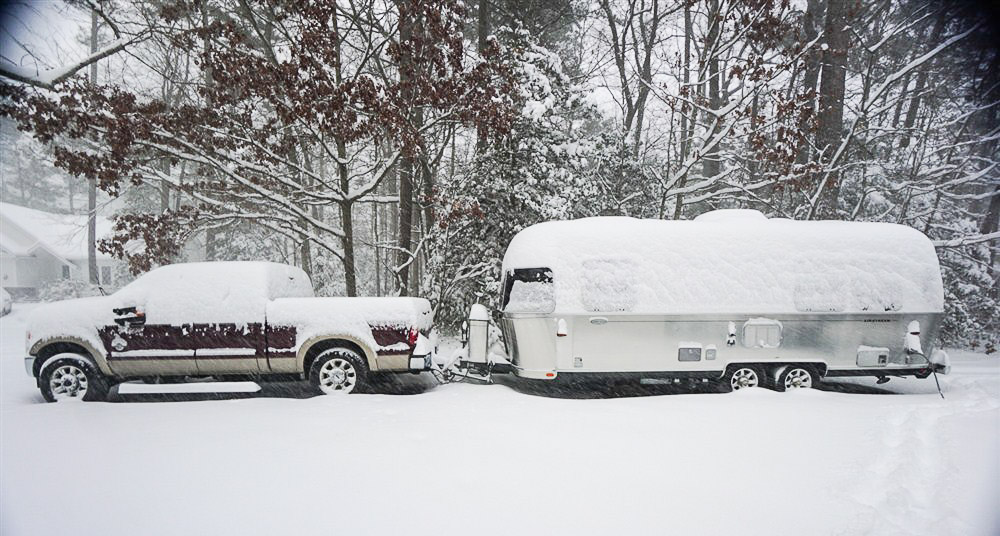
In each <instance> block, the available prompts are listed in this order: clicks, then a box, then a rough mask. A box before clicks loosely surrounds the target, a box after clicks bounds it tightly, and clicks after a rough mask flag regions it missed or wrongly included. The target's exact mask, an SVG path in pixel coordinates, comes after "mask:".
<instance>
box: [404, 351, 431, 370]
mask: <svg viewBox="0 0 1000 536" xmlns="http://www.w3.org/2000/svg"><path fill="white" fill-rule="evenodd" d="M409 369H410V372H423V371H425V370H430V369H431V354H426V355H411V356H410V366H409Z"/></svg>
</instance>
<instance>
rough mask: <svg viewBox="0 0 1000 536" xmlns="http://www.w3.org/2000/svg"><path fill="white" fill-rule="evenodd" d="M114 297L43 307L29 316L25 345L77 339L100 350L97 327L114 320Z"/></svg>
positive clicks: (72, 301) (66, 301)
mask: <svg viewBox="0 0 1000 536" xmlns="http://www.w3.org/2000/svg"><path fill="white" fill-rule="evenodd" d="M113 303H114V302H113V300H112V299H111V296H94V297H90V298H76V299H72V300H61V301H55V302H51V303H44V304H42V305H39V306H38V307H35V308H34V309H32V310H31V312H29V313H28V316H27V319H26V327H27V335H28V338H27V340H26V345H27V346H28V348H26V350H28V349H30V347H31V345H32V344H34V343H35V342H37V341H40V340H43V339H49V338H54V337H74V338H77V339H80V340H83V341H86V342H88V343H89V344H90V345H91V346H93V347H94V348H96V349H100V348H101V342H100V339H98V338H97V328H98V326H103V325H107V324H111V323H113V322H114V321H115V320H114V319H115V316H114V312H112V309H113V308H114V307H115V305H113Z"/></svg>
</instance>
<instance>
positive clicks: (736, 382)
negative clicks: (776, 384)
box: [719, 364, 767, 393]
mask: <svg viewBox="0 0 1000 536" xmlns="http://www.w3.org/2000/svg"><path fill="white" fill-rule="evenodd" d="M766 382H767V379H766V378H765V376H764V369H762V368H761V367H759V366H757V365H746V364H736V365H730V366H729V367H728V368H727V369H726V374H725V375H724V376H723V377H722V381H721V382H720V385H719V390H720V391H721V392H723V393H730V392H732V391H736V390H739V389H748V388H750V387H763V386H764V384H765V383H766Z"/></svg>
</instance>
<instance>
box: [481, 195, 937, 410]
mask: <svg viewBox="0 0 1000 536" xmlns="http://www.w3.org/2000/svg"><path fill="white" fill-rule="evenodd" d="M502 288H503V291H502V292H503V295H502V299H501V302H500V303H501V311H500V315H501V317H502V318H501V320H500V323H501V328H502V330H503V335H504V337H503V338H504V343H505V344H506V350H507V354H508V358H509V360H510V363H511V364H512V369H513V372H514V373H515V374H516V375H518V376H520V377H523V378H530V379H537V380H563V379H567V378H569V379H582V378H637V379H645V378H661V379H668V380H669V379H673V380H680V379H693V380H698V381H718V382H721V385H723V386H724V388H725V389H730V388H732V389H740V388H744V387H752V386H756V385H762V384H768V385H772V386H774V387H776V388H777V389H779V390H785V389H792V388H799V387H810V386H812V385H813V384H814V383H815V382H817V381H818V380H819V379H820V378H822V377H829V376H876V377H879V379H880V381H887V380H888V378H889V377H890V376H917V377H927V376H929V375H930V374H931V373H932V372H947V371H948V368H949V367H948V364H947V356H946V355H945V354H944V353H943V352H938V351H934V350H933V345H934V343H935V341H936V339H937V335H938V330H939V326H940V323H941V318H942V316H943V302H944V298H943V287H942V282H941V272H940V268H939V266H938V259H937V255H936V253H935V251H934V247H933V245H932V244H931V242H930V240H928V238H927V237H926V236H925V235H923V234H921V233H920V232H919V231H916V230H914V229H912V228H909V227H904V226H901V225H894V224H887V223H860V222H842V221H793V220H788V219H777V218H772V219H768V218H766V217H765V216H764V215H763V214H761V213H760V212H758V211H753V210H717V211H714V212H709V213H707V214H704V215H702V216H699V217H697V218H695V219H694V220H691V221H664V220H640V219H634V218H627V217H598V218H586V219H580V220H573V221H554V222H546V223H541V224H537V225H533V226H531V227H528V228H526V229H524V230H522V231H521V232H520V233H518V234H517V235H516V236H515V237H514V239H513V240H512V241H511V243H510V245H509V246H508V248H507V251H506V254H505V256H504V260H503V287H502ZM474 311H475V312H474V315H473V316H475V318H470V329H471V332H470V335H469V337H470V342H471V341H472V340H476V341H481V339H482V336H481V334H476V333H475V330H477V329H478V330H484V329H486V322H484V321H483V311H482V310H481V309H474ZM486 346H487V345H485V344H479V343H477V344H475V345H471V344H470V348H469V355H468V358H467V359H468V361H469V362H470V363H471V364H473V365H474V364H476V363H488V362H489V361H491V360H492V358H491V357H490V356H488V355H487V350H486Z"/></svg>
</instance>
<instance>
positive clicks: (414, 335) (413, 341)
mask: <svg viewBox="0 0 1000 536" xmlns="http://www.w3.org/2000/svg"><path fill="white" fill-rule="evenodd" d="M418 335H420V332H419V331H417V328H410V334H409V336H408V337H407V342H409V343H410V346H413V345H415V344H417V336H418Z"/></svg>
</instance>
